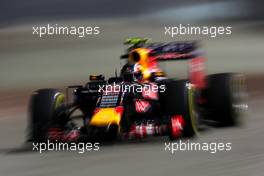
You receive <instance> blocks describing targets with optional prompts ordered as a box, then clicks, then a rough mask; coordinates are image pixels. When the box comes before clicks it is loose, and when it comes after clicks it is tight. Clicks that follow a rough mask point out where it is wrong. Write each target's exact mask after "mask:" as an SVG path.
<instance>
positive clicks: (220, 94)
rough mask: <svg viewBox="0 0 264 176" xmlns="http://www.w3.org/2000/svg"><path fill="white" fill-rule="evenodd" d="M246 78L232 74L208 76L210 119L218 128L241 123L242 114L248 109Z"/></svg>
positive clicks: (207, 94)
mask: <svg viewBox="0 0 264 176" xmlns="http://www.w3.org/2000/svg"><path fill="white" fill-rule="evenodd" d="M245 94H246V93H245V83H244V76H243V75H239V74H232V73H220V74H213V75H209V76H208V90H207V93H206V96H207V100H208V108H209V117H208V118H209V119H210V120H213V121H215V122H217V124H218V126H233V125H238V124H240V123H241V119H240V117H241V113H242V111H243V109H244V108H246V107H247V105H246V103H245Z"/></svg>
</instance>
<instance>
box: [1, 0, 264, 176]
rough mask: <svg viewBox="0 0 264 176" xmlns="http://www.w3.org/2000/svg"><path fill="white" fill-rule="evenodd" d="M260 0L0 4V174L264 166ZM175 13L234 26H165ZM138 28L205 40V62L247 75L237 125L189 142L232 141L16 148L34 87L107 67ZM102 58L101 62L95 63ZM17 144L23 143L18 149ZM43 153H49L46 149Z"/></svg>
mask: <svg viewBox="0 0 264 176" xmlns="http://www.w3.org/2000/svg"><path fill="white" fill-rule="evenodd" d="M263 5H264V2H263V1H261V0H252V1H250V0H232V1H231V0H230V1H226V0H217V1H216V0H215V1H212V0H210V1H209V0H203V1H195V0H189V1H186V0H176V1H170V0H163V1H158V0H142V1H140V5H139V4H138V3H135V2H134V1H122V0H116V1H111V0H100V1H98V0H96V1H95V0H90V1H81V0H79V1H67V2H64V1H61V0H39V1H32V0H31V1H20V0H13V1H5V2H1V5H0V38H1V41H0V83H1V87H0V139H1V140H0V146H1V147H0V155H1V157H0V175H6V176H7V175H12V176H14V175H19V176H35V175H56V176H58V175H64V176H65V175H126V176H129V175H133V176H134V175H149V176H150V175H151V176H153V175H164V174H166V175H196V176H199V175H202V176H206V175H208V176H211V175H218V176H220V175H228V176H235V175H237V176H238V175H239V176H243V175H244V176H249V175H252V176H253V175H256V176H259V175H262V174H263V172H264V168H263V165H264V155H263V145H264V141H263V140H262V139H261V136H263V134H264V128H263V125H264V119H263V114H264V110H263V104H264V100H263V97H264V83H263V80H264V73H263V67H264V62H263V39H264V36H263V35H264V34H263V24H264V23H263V20H264V11H263ZM179 22H181V23H182V22H184V23H185V24H198V25H201V26H202V25H207V26H210V25H222V26H223V25H226V26H232V35H228V36H223V37H221V38H219V39H211V38H207V37H203V36H199V37H197V36H191V35H184V36H179V37H178V38H177V39H175V38H174V39H171V38H170V37H168V36H164V26H165V25H170V26H175V25H177V24H178V23H179ZM47 23H49V24H59V25H69V26H70V25H76V26H78V25H83V26H89V25H92V26H100V30H101V31H100V35H99V36H96V38H95V37H92V36H91V37H84V38H81V39H80V38H72V37H68V36H67V37H65V36H52V37H47V38H45V39H43V38H38V37H37V38H36V37H35V36H33V35H32V26H39V25H41V24H47ZM131 36H140V37H149V38H153V40H154V41H171V40H178V39H179V40H184V39H200V40H202V44H203V47H202V48H203V50H204V51H205V52H206V53H205V56H206V58H208V60H207V69H208V70H207V71H208V72H209V73H215V72H225V71H229V72H230V71H231V72H242V73H245V74H246V75H247V83H248V90H249V98H248V101H249V111H248V113H247V114H246V115H245V122H244V126H242V127H241V128H226V129H224V130H223V129H221V130H212V131H210V130H208V131H206V132H204V133H202V134H201V136H200V137H199V138H197V139H193V140H191V141H196V142H200V143H203V142H217V141H220V142H224V143H227V142H232V150H231V151H229V152H228V153H224V152H217V153H216V154H214V155H211V154H209V153H206V152H202V151H187V152H179V153H176V154H174V155H171V154H169V153H166V152H164V142H166V141H168V140H167V139H165V138H164V139H162V140H161V139H160V138H157V139H144V140H139V141H135V142H133V141H132V142H127V143H122V144H120V143H117V144H114V145H106V146H100V151H93V152H85V154H82V155H79V154H77V153H76V152H69V151H68V152H67V151H64V152H63V151H62V152H47V153H44V154H42V155H39V154H38V153H36V152H35V153H34V152H23V150H22V149H21V145H22V144H23V143H24V140H25V133H24V132H25V129H26V123H27V103H28V97H29V95H30V94H31V91H32V90H34V89H37V88H41V87H63V86H64V85H69V84H74V83H84V82H85V81H86V80H88V75H89V74H92V73H93V74H97V73H100V74H105V75H106V76H107V77H108V76H113V75H114V70H115V68H117V69H119V66H120V60H119V56H120V54H121V53H123V47H122V41H123V40H124V39H125V38H126V37H131ZM102 63H103V64H102ZM162 67H164V68H165V70H166V71H167V72H168V74H170V76H176V77H179V78H180V77H184V76H186V74H184V73H186V69H185V66H183V65H181V64H179V63H170V64H165V63H164V65H162ZM19 151H20V152H19ZM47 158H48V159H47Z"/></svg>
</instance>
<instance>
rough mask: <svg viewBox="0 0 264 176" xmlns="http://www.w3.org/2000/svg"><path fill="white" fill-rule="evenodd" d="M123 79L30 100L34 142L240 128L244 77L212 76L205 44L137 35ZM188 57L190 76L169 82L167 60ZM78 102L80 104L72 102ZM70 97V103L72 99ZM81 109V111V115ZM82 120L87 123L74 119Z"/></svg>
mask: <svg viewBox="0 0 264 176" xmlns="http://www.w3.org/2000/svg"><path fill="white" fill-rule="evenodd" d="M125 44H128V45H129V47H128V49H127V50H126V53H125V54H124V55H122V56H121V59H126V64H125V65H124V66H123V68H122V69H121V72H120V75H118V76H117V75H116V77H112V78H109V79H108V80H106V79H105V78H104V76H103V75H91V76H90V81H89V82H88V83H86V84H85V85H83V86H79V85H78V86H69V87H68V88H67V89H66V92H67V93H66V95H67V96H66V95H65V94H64V93H63V92H61V91H59V90H57V89H40V90H37V91H35V92H34V93H33V94H32V97H31V101H30V121H29V122H30V124H29V126H30V128H29V130H30V135H29V139H28V140H29V141H47V140H51V141H63V142H80V141H113V140H117V139H131V138H143V137H147V136H169V138H170V139H177V138H179V137H181V136H185V137H192V136H195V135H196V134H197V133H198V131H199V129H200V128H201V127H203V126H204V125H217V126H231V125H237V124H238V123H239V117H240V113H241V110H243V107H244V105H245V102H244V100H243V93H244V77H243V75H241V74H234V73H218V74H212V75H206V73H205V70H204V61H205V59H204V58H203V57H202V56H201V55H200V53H199V52H198V51H197V47H198V46H197V42H193V41H191V42H189V41H188V42H170V43H149V42H148V40H147V39H141V38H131V39H128V40H127V41H126V42H125ZM178 60H187V61H188V64H189V78H187V79H184V80H178V79H173V78H168V77H167V76H166V73H164V72H163V70H162V69H161V68H160V67H159V62H163V61H178ZM69 95H71V96H70V97H72V101H69V98H65V97H69ZM66 100H67V102H66ZM76 111H79V112H81V114H78V115H77V116H76V115H75V114H76V113H75V112H76ZM76 118H81V119H82V122H83V124H82V125H81V126H78V125H77V124H76V123H75V122H74V121H75V119H76Z"/></svg>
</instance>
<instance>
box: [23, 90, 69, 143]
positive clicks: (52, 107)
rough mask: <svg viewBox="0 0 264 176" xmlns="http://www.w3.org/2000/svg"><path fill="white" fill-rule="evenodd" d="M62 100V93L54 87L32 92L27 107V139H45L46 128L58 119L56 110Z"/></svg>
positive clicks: (61, 103) (63, 99) (39, 140)
mask: <svg viewBox="0 0 264 176" xmlns="http://www.w3.org/2000/svg"><path fill="white" fill-rule="evenodd" d="M64 101H65V97H64V94H62V93H61V92H59V91H58V90H56V89H40V90H37V91H35V92H34V93H33V95H32V97H31V100H30V107H29V115H30V119H29V139H28V140H29V141H34V142H36V141H37V142H41V141H45V140H46V139H47V137H48V136H47V135H48V130H49V128H50V127H51V126H52V125H55V123H56V122H57V121H58V120H57V119H58V118H57V117H58V112H57V110H58V108H59V107H61V105H63V104H64Z"/></svg>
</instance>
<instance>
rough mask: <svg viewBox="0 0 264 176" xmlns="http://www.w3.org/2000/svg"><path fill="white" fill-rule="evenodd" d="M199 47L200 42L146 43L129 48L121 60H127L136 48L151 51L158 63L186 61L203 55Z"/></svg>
mask: <svg viewBox="0 0 264 176" xmlns="http://www.w3.org/2000/svg"><path fill="white" fill-rule="evenodd" d="M198 46H199V44H198V41H187V42H169V43H145V44H142V45H141V46H140V47H132V48H129V49H128V51H127V53H126V54H124V55H122V56H121V57H120V58H121V59H127V58H128V56H129V53H130V52H131V51H133V50H134V49H136V48H147V49H149V50H150V53H149V55H150V56H153V57H155V58H156V59H157V60H158V61H167V60H186V59H192V58H195V57H197V56H199V55H201V53H200V52H198V51H197V49H198Z"/></svg>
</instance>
